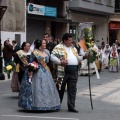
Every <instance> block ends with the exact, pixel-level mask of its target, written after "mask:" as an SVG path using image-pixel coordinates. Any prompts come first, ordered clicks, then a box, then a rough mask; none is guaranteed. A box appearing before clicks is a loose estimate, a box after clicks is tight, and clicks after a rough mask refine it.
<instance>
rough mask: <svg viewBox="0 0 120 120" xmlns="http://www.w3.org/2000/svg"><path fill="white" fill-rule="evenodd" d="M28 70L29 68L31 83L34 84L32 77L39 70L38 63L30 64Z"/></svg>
mask: <svg viewBox="0 0 120 120" xmlns="http://www.w3.org/2000/svg"><path fill="white" fill-rule="evenodd" d="M27 68H28V76H29V82H32V75H33V72H36V71H37V70H38V63H36V62H35V61H33V62H32V63H29V64H28V66H27Z"/></svg>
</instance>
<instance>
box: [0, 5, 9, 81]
mask: <svg viewBox="0 0 120 120" xmlns="http://www.w3.org/2000/svg"><path fill="white" fill-rule="evenodd" d="M6 9H7V6H0V80H5V75H4V74H3V67H2V57H1V20H2V18H3V15H4V13H5V12H6Z"/></svg>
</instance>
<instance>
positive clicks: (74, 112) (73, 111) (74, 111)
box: [68, 108, 78, 113]
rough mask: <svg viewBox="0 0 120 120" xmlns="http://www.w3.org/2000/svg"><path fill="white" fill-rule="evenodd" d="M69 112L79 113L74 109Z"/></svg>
mask: <svg viewBox="0 0 120 120" xmlns="http://www.w3.org/2000/svg"><path fill="white" fill-rule="evenodd" d="M68 112H74V113H78V111H77V110H76V109H74V108H72V109H68Z"/></svg>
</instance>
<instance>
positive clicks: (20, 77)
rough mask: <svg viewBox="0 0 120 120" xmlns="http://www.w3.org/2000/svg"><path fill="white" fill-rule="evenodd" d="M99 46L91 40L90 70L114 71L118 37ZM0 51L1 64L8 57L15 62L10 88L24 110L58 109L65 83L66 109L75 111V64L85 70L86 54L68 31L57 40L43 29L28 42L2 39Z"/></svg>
mask: <svg viewBox="0 0 120 120" xmlns="http://www.w3.org/2000/svg"><path fill="white" fill-rule="evenodd" d="M102 47H103V46H101V47H100V46H98V47H97V45H96V44H95V43H94V41H92V49H94V50H95V51H96V52H97V55H98V57H97V59H96V61H95V62H93V63H91V64H90V73H91V74H94V73H96V74H98V72H100V71H101V69H104V68H105V69H109V71H110V72H112V71H113V72H118V70H119V68H118V66H119V53H120V48H119V44H118V41H116V43H115V44H113V45H112V46H111V47H110V46H109V44H106V45H105V46H104V48H103V49H102ZM2 51H3V58H4V63H5V66H7V65H8V64H9V63H10V62H11V61H14V63H15V68H14V70H13V75H12V82H11V88H12V90H13V92H19V100H18V106H19V107H22V108H23V109H25V110H42V111H46V110H60V109H61V104H62V100H63V97H64V92H65V88H66V85H67V96H68V97H67V105H68V111H69V112H76V113H77V112H78V111H77V110H76V109H75V99H76V88H77V80H78V68H79V67H78V66H81V68H80V74H81V75H86V74H88V66H87V58H88V56H87V54H86V51H85V50H84V49H82V47H81V46H79V44H78V43H77V42H76V41H73V39H72V35H71V34H69V33H65V34H64V35H63V37H62V40H61V41H60V40H59V39H57V38H55V39H53V37H52V36H49V34H48V33H45V34H44V35H43V38H42V39H41V40H39V39H35V40H34V41H33V43H32V45H30V44H29V43H28V42H23V44H22V46H21V47H19V46H18V45H17V42H16V41H15V40H13V41H12V45H11V44H10V41H9V40H6V41H5V42H4V47H3V48H2ZM32 67H33V68H34V69H32ZM97 70H98V72H97ZM57 85H58V86H59V87H57Z"/></svg>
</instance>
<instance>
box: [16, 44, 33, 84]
mask: <svg viewBox="0 0 120 120" xmlns="http://www.w3.org/2000/svg"><path fill="white" fill-rule="evenodd" d="M30 55H31V52H30V44H29V43H27V42H23V44H22V46H21V50H19V51H17V52H16V53H15V55H14V61H15V63H16V71H15V72H17V73H18V80H19V83H20V84H21V81H22V78H23V75H24V73H25V70H26V68H27V65H28V63H29V58H30Z"/></svg>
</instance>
